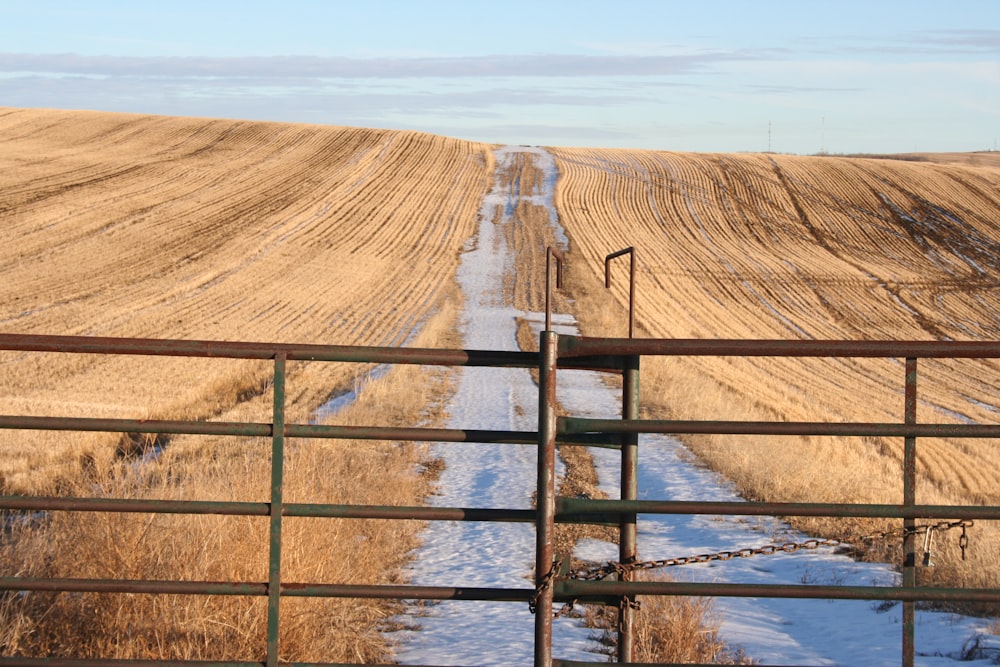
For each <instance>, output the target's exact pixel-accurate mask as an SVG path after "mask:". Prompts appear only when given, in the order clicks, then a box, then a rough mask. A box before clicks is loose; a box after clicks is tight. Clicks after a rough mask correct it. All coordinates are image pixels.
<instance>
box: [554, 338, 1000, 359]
mask: <svg viewBox="0 0 1000 667" xmlns="http://www.w3.org/2000/svg"><path fill="white" fill-rule="evenodd" d="M633 354H641V355H649V356H663V355H673V356H713V357H859V358H861V357H868V358H877V357H881V358H889V357H892V358H905V357H914V358H916V357H923V358H938V359H983V358H989V359H994V358H1000V341H892V340H868V341H865V340H856V341H852V340H756V339H702V338H587V337H582V336H563V337H562V338H560V340H559V357H560V359H562V360H563V361H564V363H565V362H566V361H567V360H568V358H571V357H585V356H593V357H602V356H608V355H633Z"/></svg>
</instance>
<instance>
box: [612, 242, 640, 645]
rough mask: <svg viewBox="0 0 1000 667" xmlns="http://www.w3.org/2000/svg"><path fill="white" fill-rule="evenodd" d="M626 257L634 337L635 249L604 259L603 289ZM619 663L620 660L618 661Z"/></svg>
mask: <svg viewBox="0 0 1000 667" xmlns="http://www.w3.org/2000/svg"><path fill="white" fill-rule="evenodd" d="M622 255H628V256H629V260H628V337H629V338H632V336H634V335H635V248H631V247H630V248H625V249H624V250H619V251H617V252H613V253H610V254H609V255H607V256H605V258H604V287H605V288H610V287H611V260H613V259H615V258H616V257H621V256H622ZM619 662H621V660H619Z"/></svg>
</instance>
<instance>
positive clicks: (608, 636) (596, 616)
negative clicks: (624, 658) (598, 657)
mask: <svg viewBox="0 0 1000 667" xmlns="http://www.w3.org/2000/svg"><path fill="white" fill-rule="evenodd" d="M644 578H646V579H647V580H652V581H671V580H672V579H671V578H670V577H669V576H667V575H665V574H663V573H657V574H655V575H651V576H647V577H644ZM636 603H637V605H638V608H637V609H636V610H635V611H634V612H633V624H632V662H634V663H640V664H671V665H674V664H677V665H680V664H688V663H690V664H712V665H752V664H754V663H753V660H752V659H751V658H750V657H749V656H747V655H746V654H744V653H743V651H742V650H740V649H738V648H733V647H731V646H729V645H727V644H726V642H725V641H724V640H723V639H722V637H721V636H720V633H719V628H720V625H719V621H718V618H717V617H716V613H715V606H714V604H713V602H712V600H711V598H705V597H676V596H659V595H648V596H639V597H637V598H636ZM586 619H587V623H588V625H589V626H590V627H592V628H595V629H597V630H598V631H599V632H600V634H599V637H598V641H599V642H600V644H601V645H602V647H603V649H604V650H603V652H604V653H605V654H607V655H615V653H616V651H617V643H618V635H617V632H618V610H617V609H615V608H613V607H588V608H587V612H586Z"/></svg>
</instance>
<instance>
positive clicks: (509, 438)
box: [285, 424, 538, 445]
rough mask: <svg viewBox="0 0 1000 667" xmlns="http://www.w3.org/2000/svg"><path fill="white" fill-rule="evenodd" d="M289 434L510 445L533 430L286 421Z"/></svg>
mask: <svg viewBox="0 0 1000 667" xmlns="http://www.w3.org/2000/svg"><path fill="white" fill-rule="evenodd" d="M285 435H286V436H288V437H290V438H335V439H345V440H350V439H353V440H413V441H417V442H480V443H487V442H489V443H502V444H512V445H535V444H537V443H538V432H537V431H499V430H486V429H482V430H469V429H453V428H415V427H398V426H336V425H322V424H288V425H287V426H285Z"/></svg>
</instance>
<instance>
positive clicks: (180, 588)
mask: <svg viewBox="0 0 1000 667" xmlns="http://www.w3.org/2000/svg"><path fill="white" fill-rule="evenodd" d="M0 590H5V591H49V592H57V593H59V592H66V593H145V594H157V593H165V594H168V595H254V596H262V595H267V584H264V583H257V582H239V581H157V580H152V579H142V580H139V579H72V578H65V577H64V578H43V577H0Z"/></svg>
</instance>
